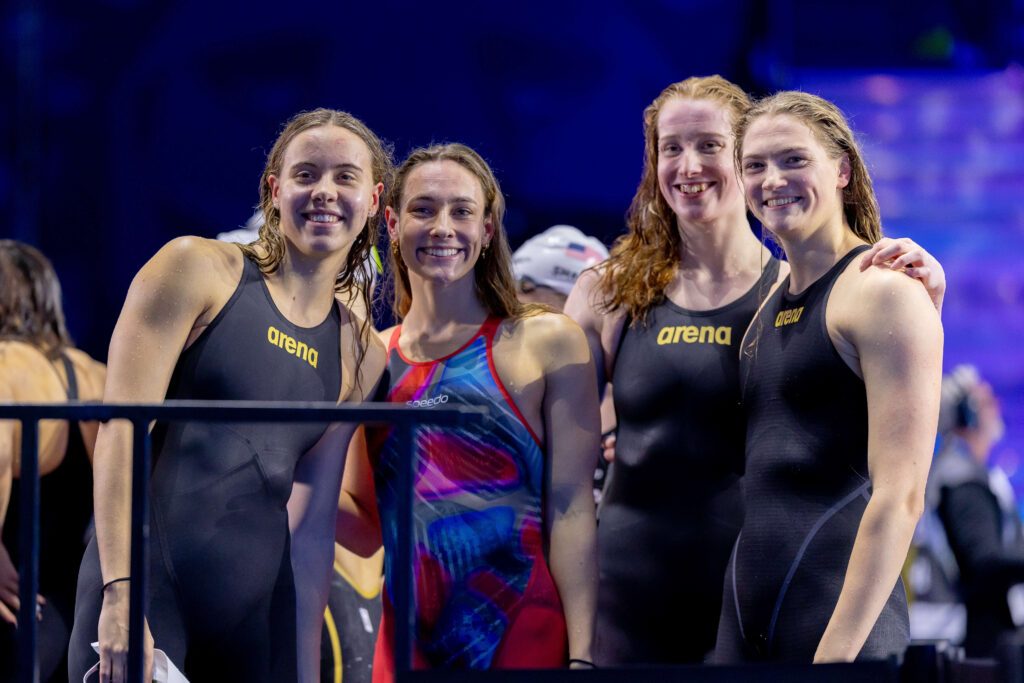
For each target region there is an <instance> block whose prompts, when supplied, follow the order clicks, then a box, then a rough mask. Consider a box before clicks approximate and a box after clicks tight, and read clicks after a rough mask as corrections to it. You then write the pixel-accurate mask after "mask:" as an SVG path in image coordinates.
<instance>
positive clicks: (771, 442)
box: [715, 245, 909, 663]
mask: <svg viewBox="0 0 1024 683" xmlns="http://www.w3.org/2000/svg"><path fill="white" fill-rule="evenodd" d="M867 248H868V247H867V246H866V245H865V246H862V247H858V248H856V249H854V250H852V251H851V252H850V253H849V254H847V255H846V256H845V257H843V258H842V259H841V260H840V261H839V262H838V263H836V264H835V265H834V266H833V267H832V269H831V270H829V271H828V272H827V273H825V274H824V275H823V276H822V277H821V278H819V279H818V280H817V281H816V282H815V283H814V284H812V285H811V286H810V287H808V288H807V289H806V290H805V291H804V292H802V293H801V294H798V295H792V294H789V291H788V290H789V278H788V277H787V278H786V279H785V280H784V281H783V282H782V284H781V285H780V286H779V288H778V290H776V292H775V293H774V294H773V295H772V297H771V299H769V301H768V302H767V303H766V304H765V306H764V308H763V309H762V311H761V313H760V314H759V315H758V317H757V318H756V319H755V321H754V323H753V324H752V326H751V330H750V334H751V339H753V340H754V343H753V345H752V347H751V348H747V347H745V348H744V353H743V355H742V357H741V361H740V369H741V377H742V380H743V386H742V391H743V405H744V408H745V410H746V413H747V457H746V474H745V475H744V478H743V486H744V497H745V502H746V508H747V516H746V520H745V521H744V523H743V530H742V532H741V533H740V536H739V538H738V539H737V541H736V548H735V550H734V554H733V557H732V560H731V562H730V565H729V569H728V571H727V575H726V581H725V591H724V597H723V600H722V615H721V620H720V626H719V634H718V643H717V645H716V649H715V660H716V661H718V662H722V663H736V662H743V661H758V660H762V661H763V660H768V661H796V662H810V661H811V660H812V659H813V657H814V653H815V651H816V649H817V647H818V643H819V641H820V640H821V636H822V635H823V634H824V632H825V627H826V625H827V624H828V622H829V619H830V618H831V617H832V612H833V611H834V610H835V606H836V602H837V601H838V599H839V592H840V590H841V589H842V586H843V580H844V579H845V577H846V570H847V565H848V564H849V561H850V553H851V552H852V550H853V543H854V540H855V538H856V536H857V529H858V527H859V525H860V521H861V517H862V516H863V514H864V508H865V507H866V506H867V503H868V500H870V498H871V481H870V479H869V478H868V468H867V454H868V448H867V446H868V414H867V409H868V406H867V395H866V392H865V388H864V381H863V380H861V379H860V378H859V377H857V375H855V374H854V372H853V371H852V370H851V369H850V367H849V366H848V365H847V364H846V363H845V362H844V361H843V359H842V358H841V357H840V356H839V353H838V352H837V351H836V349H835V346H834V345H833V343H832V340H831V339H830V338H829V334H828V330H827V329H826V326H825V307H826V304H827V303H828V297H829V294H830V292H831V291H832V286H833V284H835V281H836V280H837V279H838V277H839V276H840V275H841V274H842V272H843V270H844V269H845V267H846V266H847V265H848V264H849V263H850V261H851V260H852V259H853V258H854V257H855V256H856V255H857V254H859V253H861V252H862V251H864V250H865V249H867ZM908 640H909V617H908V614H907V602H906V595H905V593H904V590H903V584H902V582H901V581H899V580H897V581H896V582H895V584H894V586H893V587H892V592H891V594H890V596H889V599H888V601H887V602H886V604H885V606H884V607H883V609H882V612H881V614H880V616H879V617H878V620H877V621H876V623H875V625H874V628H872V630H871V633H870V635H869V636H868V638H867V641H866V642H865V644H864V646H863V648H862V649H861V651H860V655H859V657H860V658H866V659H877V658H885V657H887V656H888V655H889V654H892V653H895V652H899V651H901V650H903V649H904V648H905V647H906V645H907V642H908Z"/></svg>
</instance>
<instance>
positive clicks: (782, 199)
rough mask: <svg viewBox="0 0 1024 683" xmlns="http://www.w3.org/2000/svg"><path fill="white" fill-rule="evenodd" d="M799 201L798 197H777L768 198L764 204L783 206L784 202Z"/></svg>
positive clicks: (792, 202) (793, 202)
mask: <svg viewBox="0 0 1024 683" xmlns="http://www.w3.org/2000/svg"><path fill="white" fill-rule="evenodd" d="M798 201H800V198H799V197H779V198H778V199H769V200H768V201H767V202H765V204H767V205H768V206H770V207H772V206H785V205H786V204H795V203H796V202H798Z"/></svg>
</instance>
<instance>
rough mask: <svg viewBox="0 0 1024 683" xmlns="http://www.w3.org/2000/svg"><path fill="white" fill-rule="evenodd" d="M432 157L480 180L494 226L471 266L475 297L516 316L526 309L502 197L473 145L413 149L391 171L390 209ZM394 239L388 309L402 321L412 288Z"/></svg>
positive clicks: (492, 310) (396, 205) (501, 313)
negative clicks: (521, 299) (518, 285)
mask: <svg viewBox="0 0 1024 683" xmlns="http://www.w3.org/2000/svg"><path fill="white" fill-rule="evenodd" d="M432 161H453V162H455V163H456V164H459V165H460V166H462V167H463V168H464V169H466V170H467V171H469V172H470V173H472V174H473V175H474V176H475V177H476V179H477V180H479V181H480V189H481V190H483V195H484V217H485V218H486V219H487V220H490V222H491V224H492V225H493V226H494V234H493V235H492V236H491V242H490V246H489V247H488V248H487V249H486V250H485V251H484V252H483V253H481V254H480V258H478V259H477V262H476V264H475V265H474V266H473V284H474V289H475V291H476V296H477V299H479V300H480V303H482V304H483V305H484V308H486V309H487V312H488V313H489V314H490V315H493V316H498V317H501V318H509V317H513V318H514V317H518V316H520V315H522V314H523V313H524V312H526V311H527V310H529V309H528V307H526V306H524V305H523V304H521V303H520V302H519V299H518V298H517V297H516V284H515V278H514V277H513V276H512V250H511V249H510V248H509V246H508V237H507V236H506V235H505V226H504V223H503V220H504V218H505V197H504V195H502V194H501V187H500V186H499V185H498V179H497V178H495V177H494V172H493V171H492V170H491V167H490V166H488V164H487V162H486V161H484V159H483V157H481V156H480V155H479V154H477V153H476V152H475V151H474V150H473V149H471V148H470V147H467V146H466V145H463V144H459V143H457V142H453V143H447V144H441V145H431V146H430V147H420V148H418V149H415V150H413V151H412V153H411V154H409V156H408V158H406V160H405V161H403V162H402V164H401V165H400V166H399V167H398V171H397V172H396V173H395V181H394V184H393V186H392V188H391V192H390V194H389V195H388V200H387V206H388V208H389V209H391V211H392V212H396V213H398V212H400V209H401V205H402V191H403V190H404V189H405V182H406V180H408V179H409V174H410V173H412V171H413V169H415V168H416V167H417V166H420V165H422V164H426V163H429V162H432ZM397 244H398V243H397V242H392V244H391V248H390V249H388V254H389V256H388V261H389V263H390V264H391V268H390V273H391V286H392V289H393V290H394V300H393V303H392V310H393V311H394V314H395V318H396V319H398V320H401V319H402V318H404V317H405V316H406V315H407V314H408V313H409V307H410V306H411V305H412V289H411V287H410V285H409V268H408V266H406V265H405V262H404V261H403V260H402V256H401V254H399V253H397V252H398V249H397Z"/></svg>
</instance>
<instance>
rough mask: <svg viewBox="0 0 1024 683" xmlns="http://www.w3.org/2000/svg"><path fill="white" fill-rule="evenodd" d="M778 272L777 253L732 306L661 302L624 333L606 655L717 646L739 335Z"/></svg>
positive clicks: (602, 628) (606, 555)
mask: <svg viewBox="0 0 1024 683" xmlns="http://www.w3.org/2000/svg"><path fill="white" fill-rule="evenodd" d="M778 273H779V263H778V261H776V260H774V259H773V260H771V261H769V262H768V263H767V264H766V265H765V268H764V272H763V273H762V275H761V277H760V278H759V279H758V281H757V283H755V285H754V286H753V287H751V288H750V290H749V291H748V292H747V293H746V294H744V295H743V296H741V297H740V298H739V299H737V300H736V301H733V302H731V303H729V304H728V305H726V306H723V307H721V308H717V309H714V310H709V311H690V310H686V309H683V308H680V307H679V306H676V305H675V304H673V303H672V302H671V301H665V302H664V303H662V304H660V305H658V306H655V307H654V308H652V309H651V311H650V312H649V314H648V318H647V321H646V325H640V324H633V325H631V326H629V327H627V329H626V330H625V331H624V332H623V335H622V341H621V344H620V347H619V351H618V353H617V355H616V361H615V370H614V373H613V377H612V386H613V387H614V398H615V411H616V414H617V417H618V425H619V427H618V443H617V444H616V449H615V450H616V459H615V463H614V464H613V465H612V472H613V473H612V475H611V478H610V481H609V483H608V485H607V487H606V488H605V494H604V496H605V497H604V500H603V501H602V503H601V522H600V524H599V525H598V553H599V566H600V576H601V578H600V585H599V590H598V612H597V638H596V647H595V656H596V657H597V659H598V661H599V662H600V663H602V664H605V665H619V664H674V663H687V662H700V661H702V660H703V659H704V657H705V655H706V654H707V653H708V652H709V651H710V650H711V649H712V648H713V647H714V644H715V634H716V632H717V628H718V613H719V607H720V600H721V590H722V577H723V575H724V574H725V566H726V564H727V563H728V561H729V553H730V551H731V550H732V544H733V541H735V540H736V534H737V533H738V532H739V529H740V525H741V524H742V522H743V505H742V501H741V496H740V484H739V480H740V474H741V473H742V470H743V436H744V435H743V415H742V412H741V410H740V393H739V348H740V339H741V338H742V336H743V332H744V330H746V329H747V325H749V324H750V319H751V318H752V317H753V316H754V313H755V311H756V310H757V306H758V304H759V303H760V302H761V300H762V299H763V297H764V295H765V294H766V293H767V291H768V289H769V288H770V287H771V285H772V283H774V282H775V280H776V279H777V278H778Z"/></svg>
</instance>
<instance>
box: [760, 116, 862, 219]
mask: <svg viewBox="0 0 1024 683" xmlns="http://www.w3.org/2000/svg"><path fill="white" fill-rule="evenodd" d="M740 167H741V172H742V174H743V187H744V192H745V195H746V198H747V203H748V205H749V206H750V209H751V211H753V213H754V215H755V216H757V218H758V220H760V221H761V222H762V223H763V224H764V226H765V227H766V228H768V229H769V230H771V231H772V232H773V233H775V234H776V235H779V236H780V237H786V236H787V235H795V234H797V233H807V232H811V231H814V230H817V229H818V228H819V227H821V226H822V225H825V224H828V223H834V222H838V223H840V224H841V223H842V220H843V198H842V197H843V196H842V190H843V188H844V187H846V185H847V184H849V181H850V172H849V164H848V162H846V160H845V158H840V159H833V158H830V157H829V155H828V152H827V151H826V150H825V148H824V147H823V146H822V144H821V142H819V140H818V138H817V136H815V135H814V133H813V132H812V131H811V129H810V128H809V127H808V126H807V125H806V124H805V123H803V122H802V121H800V120H799V119H797V118H795V117H793V116H789V115H786V114H779V115H772V116H763V117H760V118H758V119H755V120H754V122H753V123H752V124H751V125H750V127H749V128H748V129H747V132H746V135H744V137H743V158H742V160H741V162H740Z"/></svg>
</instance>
